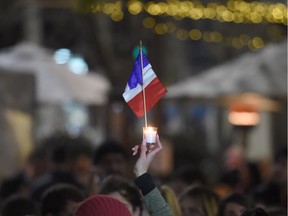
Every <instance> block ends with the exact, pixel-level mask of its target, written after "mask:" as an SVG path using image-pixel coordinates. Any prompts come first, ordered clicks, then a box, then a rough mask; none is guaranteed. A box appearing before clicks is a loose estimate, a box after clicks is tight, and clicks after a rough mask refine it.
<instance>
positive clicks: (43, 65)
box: [0, 43, 110, 105]
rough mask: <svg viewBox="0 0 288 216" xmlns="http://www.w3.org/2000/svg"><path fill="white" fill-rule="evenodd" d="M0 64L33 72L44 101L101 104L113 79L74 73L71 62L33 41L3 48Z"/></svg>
mask: <svg viewBox="0 0 288 216" xmlns="http://www.w3.org/2000/svg"><path fill="white" fill-rule="evenodd" d="M0 68H2V69H5V70H7V71H13V72H15V73H33V74H34V75H35V77H36V86H37V88H36V95H37V99H38V101H39V102H42V103H63V102H66V101H77V102H81V103H85V104H97V105H101V104H104V103H106V102H107V95H108V91H109V90H110V83H109V82H108V80H107V79H106V78H105V77H104V76H102V75H101V74H99V73H88V74H87V75H76V74H73V73H72V72H71V71H70V69H69V68H68V66H67V65H60V64H56V63H55V61H54V59H53V53H52V51H50V50H48V49H44V48H42V47H40V46H38V45H36V44H32V43H20V44H18V45H16V46H14V47H12V48H8V49H7V50H2V52H0Z"/></svg>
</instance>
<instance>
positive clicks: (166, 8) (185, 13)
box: [91, 0, 287, 25]
mask: <svg viewBox="0 0 288 216" xmlns="http://www.w3.org/2000/svg"><path fill="white" fill-rule="evenodd" d="M123 6H124V5H122V3H121V2H120V1H116V2H115V3H104V4H93V5H91V11H92V12H93V13H97V12H104V13H105V14H107V15H109V16H111V18H112V19H113V17H115V16H118V19H116V21H120V20H122V19H123V18H124V12H123V10H122V7H123ZM127 9H128V11H129V13H130V14H132V15H138V14H140V13H143V12H144V11H146V12H147V13H148V14H150V15H152V16H170V17H173V18H174V19H176V20H181V19H184V18H190V19H192V20H200V19H211V20H217V21H219V22H234V23H254V24H259V23H264V22H269V23H278V24H283V25H287V6H286V5H285V4H283V3H274V4H267V3H262V2H251V3H248V2H245V1H242V0H229V1H228V2H227V4H226V5H223V4H219V3H209V4H207V6H204V5H203V4H202V3H200V2H191V1H177V0H173V1H171V0H170V1H168V2H157V3H156V2H147V3H143V2H141V1H139V0H130V1H129V2H128V3H127ZM113 20H114V19H113Z"/></svg>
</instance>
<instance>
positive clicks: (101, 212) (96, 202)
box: [74, 194, 132, 216]
mask: <svg viewBox="0 0 288 216" xmlns="http://www.w3.org/2000/svg"><path fill="white" fill-rule="evenodd" d="M131 215H132V214H131V213H130V211H129V210H128V208H127V207H126V206H125V205H124V204H123V203H122V202H120V201H118V200H117V199H115V198H113V197H112V196H109V195H102V194H99V195H93V196H91V197H89V198H87V199H86V200H84V201H83V202H82V203H81V204H80V206H79V207H78V208H77V210H76V212H75V213H74V216H131Z"/></svg>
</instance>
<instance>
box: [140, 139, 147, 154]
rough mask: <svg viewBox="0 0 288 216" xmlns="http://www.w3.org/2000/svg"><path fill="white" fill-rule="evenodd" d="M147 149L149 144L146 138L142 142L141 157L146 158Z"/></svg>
mask: <svg viewBox="0 0 288 216" xmlns="http://www.w3.org/2000/svg"><path fill="white" fill-rule="evenodd" d="M146 151H147V144H146V139H145V138H144V139H143V140H142V144H141V152H140V157H141V158H146Z"/></svg>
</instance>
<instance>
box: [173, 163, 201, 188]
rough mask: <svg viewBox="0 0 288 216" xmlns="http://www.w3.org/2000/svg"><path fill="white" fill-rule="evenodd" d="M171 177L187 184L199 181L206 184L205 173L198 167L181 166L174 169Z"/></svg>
mask: <svg viewBox="0 0 288 216" xmlns="http://www.w3.org/2000/svg"><path fill="white" fill-rule="evenodd" d="M172 179H179V180H181V181H183V182H185V183H187V184H189V185H190V184H193V183H195V182H199V183H201V184H203V185H205V184H206V179H205V175H204V173H203V172H201V171H200V170H199V169H197V168H195V167H191V166H182V167H180V168H179V169H177V170H176V172H175V175H174V176H172Z"/></svg>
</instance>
